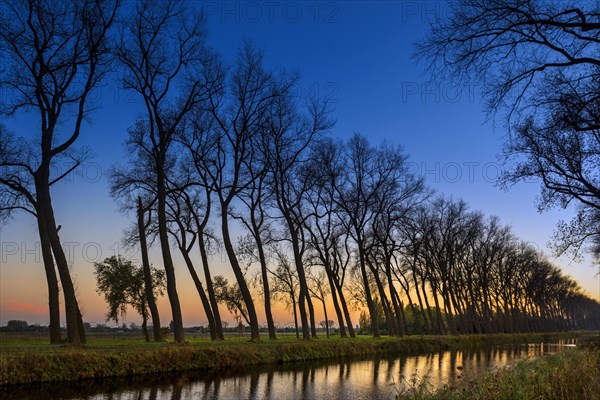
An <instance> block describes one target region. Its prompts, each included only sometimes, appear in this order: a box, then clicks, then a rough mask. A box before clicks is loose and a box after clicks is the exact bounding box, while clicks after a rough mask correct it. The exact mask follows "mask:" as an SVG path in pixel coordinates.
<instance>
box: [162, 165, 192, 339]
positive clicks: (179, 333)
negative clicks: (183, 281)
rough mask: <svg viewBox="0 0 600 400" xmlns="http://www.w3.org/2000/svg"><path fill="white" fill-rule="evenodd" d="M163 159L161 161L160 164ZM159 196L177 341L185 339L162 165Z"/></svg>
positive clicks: (164, 259)
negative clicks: (168, 227) (168, 223)
mask: <svg viewBox="0 0 600 400" xmlns="http://www.w3.org/2000/svg"><path fill="white" fill-rule="evenodd" d="M160 162H161V161H159V164H160ZM157 189H158V190H157V198H158V237H159V239H160V248H161V251H162V258H163V263H164V268H165V275H166V277H167V295H168V297H169V302H170V303H171V313H172V315H173V330H174V333H173V336H174V339H175V342H176V343H183V342H184V341H185V337H184V332H183V318H182V316H181V305H180V303H179V295H178V294H177V284H176V282H175V266H174V265H173V257H172V256H171V247H170V243H169V234H168V230H167V214H166V203H167V201H166V200H167V199H166V197H167V190H166V187H165V174H164V170H163V168H162V165H157Z"/></svg>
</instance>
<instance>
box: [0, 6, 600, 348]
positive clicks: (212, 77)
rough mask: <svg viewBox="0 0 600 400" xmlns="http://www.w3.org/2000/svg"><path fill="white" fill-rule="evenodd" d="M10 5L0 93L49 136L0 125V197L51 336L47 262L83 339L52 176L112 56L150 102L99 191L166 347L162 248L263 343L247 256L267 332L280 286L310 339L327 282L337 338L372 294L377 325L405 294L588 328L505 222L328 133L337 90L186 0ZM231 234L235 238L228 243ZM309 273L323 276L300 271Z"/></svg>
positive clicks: (483, 316)
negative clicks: (158, 293) (30, 265)
mask: <svg viewBox="0 0 600 400" xmlns="http://www.w3.org/2000/svg"><path fill="white" fill-rule="evenodd" d="M2 11H3V12H2V29H0V39H1V40H2V46H1V47H0V48H1V49H2V52H3V54H6V55H7V57H6V59H7V60H8V61H7V63H6V66H7V67H6V71H3V75H2V76H3V80H2V84H3V85H6V87H9V88H12V89H13V90H12V92H11V93H13V94H14V95H15V97H14V99H13V100H14V101H13V102H12V103H11V104H4V105H3V106H5V108H6V111H8V112H9V113H16V112H18V111H20V110H21V109H26V110H33V111H35V112H38V113H39V120H40V123H41V126H40V128H41V129H40V132H41V134H40V135H39V137H36V138H33V139H30V140H26V139H21V138H17V137H15V136H14V135H12V134H11V133H9V132H8V131H7V130H6V129H3V128H2V129H0V136H1V137H0V139H1V140H0V167H1V168H2V169H1V171H0V184H1V185H0V187H1V190H2V192H1V193H0V194H1V196H0V211H2V214H3V216H6V215H8V213H9V212H10V211H14V210H25V211H27V212H29V213H31V214H32V215H34V216H35V217H36V218H37V221H38V227H39V234H40V241H41V244H42V254H43V261H44V266H45V269H46V276H47V282H48V295H49V305H50V326H51V341H53V342H57V341H60V326H59V307H58V304H59V301H58V296H59V291H58V277H60V281H61V287H62V289H63V290H62V292H63V295H64V298H65V309H66V321H67V336H68V337H67V340H68V341H69V342H71V343H81V342H84V341H85V332H84V329H83V322H82V318H81V313H80V311H79V307H78V304H77V298H76V296H75V290H74V287H73V283H72V280H71V276H70V273H69V268H68V265H67V259H66V257H65V254H64V250H63V249H62V247H61V244H60V237H59V229H60V226H59V225H57V224H56V221H55V219H54V212H53V208H52V202H51V192H50V188H51V186H53V185H54V184H56V183H57V182H59V181H60V180H61V179H63V178H64V177H65V176H66V175H67V174H68V173H69V172H71V171H72V170H74V169H75V168H77V167H78V166H79V165H80V164H81V162H83V160H84V159H85V156H86V154H85V152H82V151H76V149H75V148H74V147H73V145H74V143H75V142H76V140H77V138H78V136H79V134H80V130H81V124H82V122H83V120H84V117H86V116H87V113H88V111H89V101H88V98H89V95H90V92H91V91H92V90H93V89H94V88H95V87H97V86H98V85H99V83H100V82H101V81H102V79H103V78H104V77H105V76H106V75H107V74H108V72H109V71H117V72H118V77H119V79H120V80H121V82H122V84H123V86H124V88H125V89H126V90H129V91H131V92H132V93H134V94H135V95H137V96H138V97H139V98H140V99H141V100H142V101H141V104H142V112H141V114H140V116H139V117H138V118H137V120H136V121H135V123H134V124H133V125H132V126H131V128H130V129H129V131H128V133H129V137H128V140H127V147H128V157H129V160H128V161H129V164H128V166H127V167H120V168H119V167H115V168H114V169H113V170H112V172H111V194H112V195H113V196H114V198H115V199H117V201H118V202H119V204H120V205H121V207H122V209H123V211H124V212H131V211H134V212H135V215H136V223H135V225H134V227H133V228H132V229H131V231H130V232H129V233H128V234H127V238H126V239H127V241H128V243H129V244H131V245H136V246H139V248H140V250H141V254H142V257H141V258H142V266H141V272H140V276H143V280H144V285H143V290H144V296H145V297H144V299H145V304H144V307H145V306H146V304H147V307H148V309H149V314H150V317H151V319H152V326H153V327H154V332H153V334H154V338H155V339H156V340H160V339H161V332H160V325H161V324H160V316H159V314H158V308H157V307H156V299H155V289H156V287H155V285H154V284H155V283H156V276H155V273H153V271H152V268H151V266H150V258H149V256H148V248H149V247H150V245H152V244H153V243H154V242H157V244H158V246H159V247H160V254H161V258H162V265H163V267H164V280H165V285H166V293H167V296H168V299H169V303H170V306H171V314H172V319H173V330H174V339H175V341H177V342H183V341H184V328H183V319H182V312H181V305H180V301H179V296H178V291H177V284H176V278H175V276H176V275H175V263H174V260H173V258H174V255H173V252H174V251H175V252H178V253H179V254H180V255H181V257H182V259H183V261H184V263H185V266H186V268H187V269H188V271H189V273H190V277H191V279H192V280H193V282H194V284H195V287H196V290H197V293H198V296H199V298H200V300H201V302H202V305H203V308H204V312H205V314H206V316H207V319H208V321H209V326H210V330H211V337H212V338H213V339H223V331H222V326H223V324H222V321H221V316H220V312H219V303H225V304H226V305H227V307H228V308H229V309H230V310H233V311H235V312H236V313H239V315H240V317H241V318H244V319H245V320H246V321H247V323H248V325H249V326H250V331H251V337H252V339H254V340H258V339H259V322H258V317H257V307H258V305H257V299H258V297H257V296H253V292H256V287H255V286H256V285H254V286H253V285H252V284H251V281H252V279H253V276H252V274H249V272H248V271H249V270H248V266H249V265H251V264H256V265H257V266H258V275H257V277H256V282H258V285H259V288H260V290H259V292H260V293H261V295H262V296H261V297H262V300H263V303H264V304H261V307H264V310H265V315H266V319H267V326H268V332H269V338H271V339H274V338H275V325H274V321H273V317H272V311H271V299H272V295H273V292H276V293H277V292H279V293H284V296H288V295H289V298H290V301H291V303H292V306H293V310H294V313H296V310H297V312H298V314H299V320H300V321H299V323H298V325H299V327H300V328H301V330H302V337H303V338H304V339H309V338H311V337H314V336H316V324H315V306H314V304H313V303H314V301H315V300H318V301H321V303H322V305H323V306H325V304H326V301H325V294H326V292H325V289H326V290H327V291H328V292H329V295H330V296H331V301H332V304H333V306H334V310H335V314H336V317H337V320H338V323H339V327H340V333H341V335H342V336H354V334H355V332H354V329H353V324H352V321H351V319H350V307H351V306H352V303H354V302H359V303H361V304H364V305H365V306H366V308H367V309H368V313H369V316H370V321H371V325H372V331H373V334H374V335H375V336H379V335H380V331H379V326H380V324H379V319H380V318H378V309H380V308H381V309H382V310H383V313H384V316H385V320H386V325H387V330H388V332H389V333H391V334H396V335H402V334H403V333H405V332H406V325H407V324H406V317H405V315H404V314H405V312H404V310H405V303H404V301H406V303H407V305H409V306H410V307H412V313H413V315H419V316H420V318H421V319H422V320H421V322H420V323H421V324H422V326H423V327H424V329H425V330H426V331H427V332H436V333H446V332H449V333H457V332H499V331H509V332H516V331H527V330H541V329H566V328H572V327H593V326H596V325H594V324H597V320H596V319H594V318H597V316H598V315H599V313H598V303H597V302H595V301H593V300H591V299H588V298H587V297H585V296H584V295H583V294H581V293H580V290H579V288H578V287H577V285H576V284H574V283H573V281H571V280H570V279H568V278H566V277H564V276H563V275H561V274H560V272H559V270H558V269H556V268H555V267H553V266H551V265H550V264H549V263H548V262H547V261H546V260H545V259H544V258H543V257H542V256H540V255H539V254H537V253H536V252H535V251H533V250H532V249H531V248H529V247H527V246H525V245H523V244H522V243H520V242H519V241H518V240H517V239H515V238H514V237H513V236H512V235H511V234H510V232H509V231H508V229H507V228H505V227H502V226H501V225H500V224H499V222H498V221H497V220H495V219H486V218H484V217H483V216H481V215H480V214H478V213H475V212H471V211H468V210H467V209H466V206H465V205H464V204H463V203H461V202H460V201H458V202H457V201H453V200H449V199H444V198H434V197H433V195H432V194H431V193H430V191H429V190H428V189H427V188H426V187H425V184H424V182H423V180H422V179H421V178H420V177H417V176H414V175H412V174H411V173H410V172H409V171H408V169H407V165H406V156H405V154H404V153H403V152H402V150H401V149H400V148H397V147H395V146H392V145H390V144H389V143H384V144H382V145H381V146H373V145H372V144H371V143H369V141H368V140H367V139H366V138H365V137H363V136H360V135H358V134H355V135H354V136H352V137H351V138H350V139H349V140H348V141H346V142H343V143H342V142H340V141H336V140H333V139H331V138H329V137H328V136H327V132H328V130H329V129H330V128H331V127H332V125H333V121H332V120H331V118H330V103H329V100H330V99H327V98H314V97H313V98H300V97H298V96H297V91H296V90H295V86H296V85H297V84H298V76H297V75H295V74H291V73H288V72H286V71H273V70H269V69H267V68H266V67H265V66H264V63H263V57H262V54H261V52H259V51H257V50H256V49H254V48H253V46H252V45H251V44H249V43H246V44H244V45H243V46H242V48H241V49H240V51H239V52H238V54H237V57H236V59H235V61H234V62H233V63H232V65H227V64H226V63H225V62H224V61H223V59H222V57H221V56H220V54H219V53H218V52H216V51H214V50H213V49H210V48H209V47H208V46H207V44H206V42H205V35H204V31H203V19H202V18H201V15H200V14H199V13H197V12H195V11H194V8H193V3H188V2H169V1H141V2H136V3H135V4H129V5H128V6H127V7H120V4H119V1H116V0H114V1H110V0H89V1H82V2H74V3H70V2H63V1H60V0H56V1H52V0H47V1H36V0H21V1H16V2H9V1H6V2H3V3H2ZM113 25H118V27H119V29H118V30H116V29H115V30H113V31H111V30H110V29H111V28H112V27H113ZM67 115H68V117H66V116H67ZM73 115H74V117H73ZM65 160H66V161H68V162H70V163H71V166H72V167H71V168H70V169H69V170H68V171H67V172H66V173H64V174H61V175H59V176H52V174H51V172H52V169H51V166H52V165H53V163H56V162H58V161H65ZM214 226H216V227H218V229H217V230H214V229H213V227H214ZM239 229H242V230H243V231H244V232H246V234H245V235H243V237H242V238H241V239H240V240H236V239H235V238H234V236H235V235H236V234H237V233H238V232H239ZM217 251H222V252H224V253H225V254H226V256H227V259H228V262H229V264H230V266H231V269H232V272H233V275H234V278H235V283H234V284H233V285H231V284H230V283H229V282H227V280H226V279H224V278H223V277H219V276H213V275H212V274H213V271H211V267H210V259H211V255H213V254H214V253H215V252H217ZM196 252H197V253H196ZM196 255H199V259H200V264H201V266H200V268H198V266H197V265H196V264H197V262H196V260H197V258H198V257H196ZM56 270H58V277H57V274H56ZM198 271H201V273H198ZM161 279H162V278H161ZM315 279H317V280H318V281H319V282H321V284H320V285H311V284H310V282H314V280H315ZM140 290H141V289H140ZM296 290H297V292H296ZM414 298H416V299H417V302H414V301H413V299H414ZM431 302H433V303H434V305H435V306H432V305H431V304H430V303H431ZM416 304H418V306H417V305H416ZM324 309H325V310H326V307H324ZM326 320H327V317H326Z"/></svg>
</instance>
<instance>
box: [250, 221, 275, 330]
mask: <svg viewBox="0 0 600 400" xmlns="http://www.w3.org/2000/svg"><path fill="white" fill-rule="evenodd" d="M256 235H257V236H256V237H255V240H256V247H257V249H258V259H259V261H260V272H261V279H262V282H263V291H264V296H265V315H266V317H267V328H268V329H269V339H270V340H275V339H276V338H277V337H276V335H275V322H274V321H273V313H272V312H271V291H270V289H269V276H268V274H267V258H266V257H265V251H264V249H263V244H262V240H261V238H260V233H259V232H257V233H256Z"/></svg>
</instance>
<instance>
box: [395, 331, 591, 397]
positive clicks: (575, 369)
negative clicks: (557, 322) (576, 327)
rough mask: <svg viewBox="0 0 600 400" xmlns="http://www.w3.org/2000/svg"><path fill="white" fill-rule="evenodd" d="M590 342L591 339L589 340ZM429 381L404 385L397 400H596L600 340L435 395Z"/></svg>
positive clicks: (457, 385) (496, 372) (448, 387)
mask: <svg viewBox="0 0 600 400" xmlns="http://www.w3.org/2000/svg"><path fill="white" fill-rule="evenodd" d="M588 340H589V339H588ZM427 381H428V380H427V377H425V378H416V377H415V379H413V380H412V381H410V382H405V384H404V385H403V387H402V390H401V393H400V394H399V395H398V396H397V397H396V399H397V400H450V399H452V400H463V399H464V400H486V399H511V400H521V399H522V400H529V399H539V400H567V399H573V400H575V399H577V400H579V399H581V400H596V399H598V396H599V394H600V340H599V337H598V336H596V337H595V341H589V342H588V343H587V345H584V346H582V347H580V348H577V349H567V350H564V351H562V352H559V353H556V354H552V355H549V356H544V357H540V358H535V359H526V360H523V361H521V362H519V363H518V364H516V365H513V366H506V367H504V368H501V369H499V370H497V371H489V372H486V373H484V374H481V375H479V376H477V377H475V378H471V379H467V380H464V381H462V382H460V383H458V384H456V385H452V386H448V385H446V386H444V387H443V388H442V389H440V390H438V391H432V390H431V386H430V385H429V384H428V382H427Z"/></svg>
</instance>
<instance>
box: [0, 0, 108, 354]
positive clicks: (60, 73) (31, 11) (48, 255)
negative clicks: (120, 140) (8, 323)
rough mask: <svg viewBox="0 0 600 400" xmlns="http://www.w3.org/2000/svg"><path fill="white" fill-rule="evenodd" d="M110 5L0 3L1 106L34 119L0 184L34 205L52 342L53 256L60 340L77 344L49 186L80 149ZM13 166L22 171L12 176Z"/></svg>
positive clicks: (77, 318)
mask: <svg viewBox="0 0 600 400" xmlns="http://www.w3.org/2000/svg"><path fill="white" fill-rule="evenodd" d="M118 6H119V1H118V0H116V1H92V0H89V1H82V2H71V3H65V2H62V1H33V0H32V1H26V0H19V1H3V2H2V3H1V4H0V10H1V12H0V15H1V16H2V17H1V19H0V49H2V52H3V55H4V57H3V60H4V61H3V62H4V67H5V68H4V69H3V71H2V76H1V77H0V85H1V86H2V87H4V88H7V89H8V90H9V91H10V93H11V95H12V98H13V102H12V103H11V104H4V105H3V107H2V111H3V112H6V113H8V114H9V115H14V114H17V113H19V112H22V111H25V112H27V111H31V112H33V113H35V114H37V117H38V118H39V121H40V132H39V135H36V136H35V137H31V138H27V139H22V140H19V142H18V145H17V146H18V147H17V149H18V150H19V151H18V152H17V153H15V154H13V155H12V156H11V157H9V158H7V159H2V160H0V168H2V170H1V171H0V179H1V181H0V183H1V184H3V185H4V186H5V187H8V188H9V190H10V191H11V193H12V195H16V196H18V197H19V198H22V199H25V198H26V199H27V203H29V204H30V207H31V210H32V211H33V210H35V215H36V218H37V221H38V231H39V234H40V242H41V244H42V246H41V247H42V255H43V258H44V266H45V270H46V275H47V280H48V291H49V303H50V304H49V306H50V322H51V341H52V342H57V341H59V340H60V333H59V332H58V331H57V326H58V325H57V324H59V319H58V318H59V315H58V312H57V308H58V294H57V293H58V292H57V285H56V283H55V282H56V273H55V270H54V265H53V264H54V262H53V261H55V262H56V268H57V269H58V275H59V276H60V281H61V286H62V290H63V294H64V298H65V313H66V320H67V340H68V342H69V343H73V344H79V343H85V332H84V330H83V321H82V319H81V313H80V310H79V306H78V303H77V299H76V292H75V288H74V286H73V282H72V280H71V275H70V272H69V266H68V263H67V258H66V256H65V253H64V251H63V249H62V247H61V243H60V236H59V233H58V231H59V225H58V224H57V223H56V220H55V216H54V208H53V206H52V196H51V190H50V189H51V187H52V186H53V185H54V184H55V183H56V182H59V181H60V180H62V179H63V178H64V177H65V176H67V175H68V174H69V173H71V172H72V171H74V170H75V169H76V168H77V167H78V166H79V165H80V163H81V162H82V161H83V160H84V158H85V156H86V154H85V151H77V150H76V149H75V148H74V144H75V142H76V141H77V139H78V138H79V135H80V133H81V129H82V124H83V121H84V118H85V117H87V116H88V115H89V111H90V104H89V103H90V100H89V97H90V93H91V92H92V91H93V89H94V88H96V87H97V86H98V83H99V82H100V81H101V80H102V78H103V77H104V75H105V73H106V72H107V55H108V54H107V53H108V46H107V32H108V31H109V28H110V27H111V25H112V23H113V21H114V19H115V15H116V12H117V9H118ZM59 160H62V161H66V162H67V163H69V164H70V165H69V167H68V168H67V170H66V171H64V170H63V171H64V172H62V173H60V174H58V175H57V176H54V175H53V174H52V166H53V165H55V163H56V162H57V161H59ZM5 171H6V173H7V174H8V176H6V175H5ZM14 173H18V174H21V176H23V177H27V178H23V179H24V180H19V179H17V180H15V179H14ZM53 259H54V260H53Z"/></svg>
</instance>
